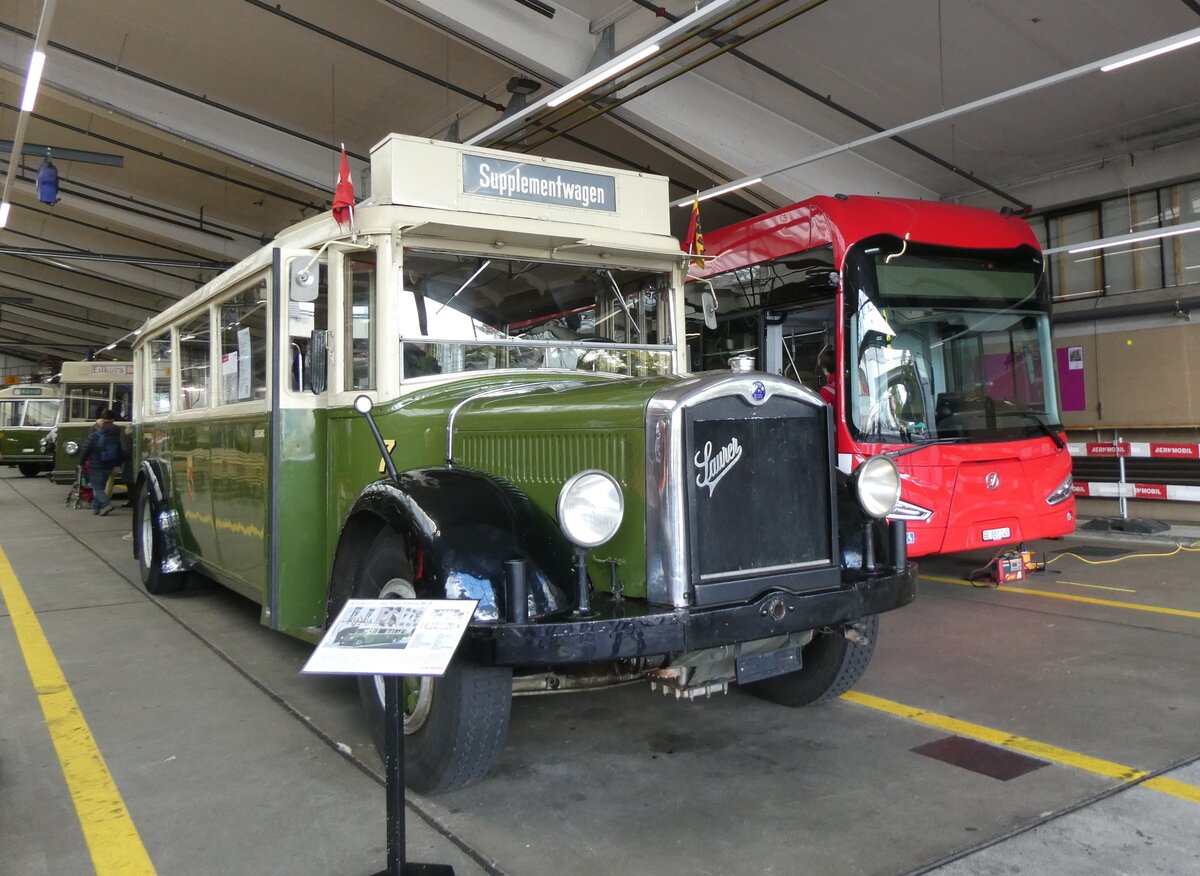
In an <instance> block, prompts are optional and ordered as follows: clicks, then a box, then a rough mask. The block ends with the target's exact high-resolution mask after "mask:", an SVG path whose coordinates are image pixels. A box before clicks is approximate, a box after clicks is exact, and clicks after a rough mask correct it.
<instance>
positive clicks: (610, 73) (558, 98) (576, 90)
mask: <svg viewBox="0 0 1200 876" xmlns="http://www.w3.org/2000/svg"><path fill="white" fill-rule="evenodd" d="M657 51H658V43H653V44H651V45H648V46H646V47H645V48H644V49H642V50H641V51H640V52H635V53H634V54H632V55H630V56H629V57H628V58H624V59H622V60H621V62H620V63H619V64H616V65H614V66H612V67H608V68H601V69H600V70H598V71H596V75H595V76H589V77H588V78H587V79H584V80H583V81H582V82H577V83H575V85H573V86H572V87H571V88H569V89H567V90H566V91H564V92H563V93H562V94H556V95H554V96H553V97H551V98H550V100H549V101H547V104H546V105H547V106H549V107H556V106H560V105H562V104H564V103H566V102H567V101H568V100H570V99H571V98H573V97H577V96H578V95H580V94H583V93H584V92H585V91H591V90H592V89H593V88H595V87H596V86H597V85H599V84H600V83H601V82H607V81H608V80H609V79H613V78H614V77H616V76H617V75H619V74H620V73H622V72H623V71H625V70H628V69H629V68H630V67H632V66H633V65H634V64H639V63H641V62H642V61H644V60H646V59H647V58H649V57H650V56H651V55H653V54H655V53H656V52H657Z"/></svg>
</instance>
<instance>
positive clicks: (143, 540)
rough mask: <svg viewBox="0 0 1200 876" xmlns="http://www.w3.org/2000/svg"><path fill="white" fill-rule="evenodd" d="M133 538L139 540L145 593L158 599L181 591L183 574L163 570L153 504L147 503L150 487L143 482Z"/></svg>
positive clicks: (160, 543)
mask: <svg viewBox="0 0 1200 876" xmlns="http://www.w3.org/2000/svg"><path fill="white" fill-rule="evenodd" d="M133 535H134V538H136V539H137V540H138V552H137V555H138V572H139V573H140V574H141V576H142V584H144V585H145V587H146V592H147V593H153V594H154V595H155V596H160V595H162V594H164V593H174V592H176V591H177V590H179V589H181V588H182V587H183V585H184V583H185V578H184V573H183V572H164V571H163V570H162V553H163V535H162V531H161V530H160V529H159V526H158V520H157V519H156V516H155V514H154V503H153V502H152V501H151V500H150V485H149V484H148V483H145V482H143V483H142V485H141V487H140V488H139V490H138V501H137V513H136V515H135V517H134V526H133Z"/></svg>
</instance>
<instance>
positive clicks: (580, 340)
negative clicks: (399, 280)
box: [400, 249, 675, 378]
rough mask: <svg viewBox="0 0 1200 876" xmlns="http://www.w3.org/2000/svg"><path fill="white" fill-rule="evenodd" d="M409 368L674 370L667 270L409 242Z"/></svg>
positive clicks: (405, 307) (405, 342)
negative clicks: (539, 258)
mask: <svg viewBox="0 0 1200 876" xmlns="http://www.w3.org/2000/svg"><path fill="white" fill-rule="evenodd" d="M403 279H404V294H402V295H401V301H400V343H401V345H402V366H401V367H402V368H403V374H402V376H403V377H405V378H408V377H416V376H421V375H426V374H445V373H451V372H459V371H474V370H486V369H495V368H510V369H511V368H520V369H543V368H559V369H561V368H566V369H572V370H585V371H601V372H607V373H612V374H625V375H633V376H649V375H661V374H670V373H672V372H673V371H674V370H675V367H674V355H673V351H674V348H673V347H672V346H671V338H670V331H671V319H670V305H671V302H670V300H669V299H670V291H669V290H670V278H669V276H668V275H667V274H665V273H661V272H646V271H633V270H627V269H618V268H607V267H595V266H585V265H572V264H565V263H562V262H547V261H533V260H526V259H513V258H498V257H495V256H492V257H485V256H476V255H459V254H454V253H444V252H430V251H424V250H416V249H410V250H406V251H405V254H404V267H403Z"/></svg>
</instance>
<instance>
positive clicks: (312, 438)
mask: <svg viewBox="0 0 1200 876" xmlns="http://www.w3.org/2000/svg"><path fill="white" fill-rule="evenodd" d="M371 254H372V255H373V253H371ZM349 258H350V256H344V254H343V252H342V250H341V248H340V247H339V246H337V245H333V246H330V247H328V248H326V249H322V250H319V251H318V250H313V251H309V250H284V249H277V250H276V251H275V257H274V260H273V264H274V269H273V270H272V279H271V283H272V288H271V298H272V301H273V302H275V307H274V308H273V311H272V314H271V322H270V326H269V331H270V337H271V339H272V345H271V350H272V352H271V361H272V363H273V366H272V377H271V380H270V385H269V387H268V396H269V399H270V417H269V424H268V438H269V442H268V447H269V451H268V457H267V471H268V473H269V477H268V481H267V489H266V490H265V495H266V496H267V507H266V528H267V533H268V537H267V544H266V549H267V556H268V558H269V561H268V565H267V575H266V576H265V580H266V587H267V592H266V594H264V596H265V598H264V599H263V609H264V619H263V621H264V623H266V624H268V625H269V626H271V627H273V628H275V629H291V630H295V629H302V628H305V627H316V626H319V625H320V623H321V620H322V619H321V617H320V614H321V612H322V611H323V609H324V601H325V593H326V590H327V587H328V575H329V567H330V564H331V563H330V558H329V551H330V550H331V549H332V548H331V547H330V546H329V545H328V544H327V539H326V537H324V536H321V537H312V536H310V535H309V534H311V533H327V532H329V531H330V530H332V531H333V532H334V536H335V537H336V532H337V526H336V525H332V526H331V525H328V524H327V522H326V521H327V516H328V505H329V502H330V496H329V494H330V487H329V472H330V470H331V467H332V466H333V460H332V459H331V458H330V454H331V450H330V448H329V445H328V438H327V435H328V427H327V417H328V413H329V410H328V409H329V399H330V394H331V392H332V383H333V380H334V378H335V377H336V376H337V374H336V370H337V367H338V363H339V362H340V361H341V356H340V355H337V354H338V349H337V347H336V342H335V340H334V339H335V337H336V334H335V333H334V332H332V331H331V328H333V326H332V325H331V322H330V316H331V314H330V282H329V278H330V270H331V268H330V266H331V265H334V266H337V267H339V268H340V267H341V265H342V264H343V262H344V261H346V260H348V259H349ZM372 275H373V270H372ZM361 304H362V307H363V308H364V310H363V312H362V314H361V319H360V323H359V326H358V334H360V335H362V334H364V333H368V332H369V324H370V321H371V318H372V317H373V316H374V315H375V314H373V313H371V312H370V310H371V307H370V302H365V301H364V302H361ZM358 347H359V352H360V354H361V355H360V356H359V357H358V358H357V364H358V367H360V368H363V369H365V368H367V367H368V365H369V361H370V359H369V350H367V349H366V348H365V347H364V346H363V345H361V344H359V345H358ZM347 355H351V354H350V353H347ZM352 361H354V360H353V359H352ZM351 367H354V366H353V365H352V366H351ZM301 533H304V534H305V535H302V536H300V537H296V536H297V534H301ZM285 594H286V598H284V595H285Z"/></svg>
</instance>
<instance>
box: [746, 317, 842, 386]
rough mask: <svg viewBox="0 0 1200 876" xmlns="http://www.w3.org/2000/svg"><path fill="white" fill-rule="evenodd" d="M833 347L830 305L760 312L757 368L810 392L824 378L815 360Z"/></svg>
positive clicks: (834, 324)
mask: <svg viewBox="0 0 1200 876" xmlns="http://www.w3.org/2000/svg"><path fill="white" fill-rule="evenodd" d="M836 344H837V329H836V323H835V311H834V305H833V302H832V301H830V302H827V303H824V304H818V305H812V306H809V307H804V308H800V309H797V310H783V311H780V310H770V309H768V310H766V311H764V312H763V346H762V355H761V356H760V357H759V359H758V367H759V369H760V370H762V371H766V372H767V373H768V374H778V375H780V376H782V377H786V378H788V379H789V380H794V381H796V382H797V383H800V384H803V385H804V386H807V387H808V388H809V389H811V390H813V391H814V392H815V391H817V390H819V389H820V388H821V385H822V384H823V383H824V381H825V378H824V375H823V372H822V370H821V368H820V365H819V363H818V360H819V359H820V358H821V354H822V353H823V352H826V351H828V352H829V353H830V354H831V355H832V354H833V353H834V352H835V347H836Z"/></svg>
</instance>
